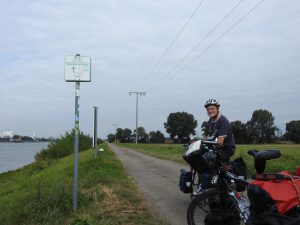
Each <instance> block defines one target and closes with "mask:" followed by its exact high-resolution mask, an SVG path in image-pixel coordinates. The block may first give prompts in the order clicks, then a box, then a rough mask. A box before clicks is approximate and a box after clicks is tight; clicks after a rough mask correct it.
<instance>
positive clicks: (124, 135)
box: [116, 128, 132, 143]
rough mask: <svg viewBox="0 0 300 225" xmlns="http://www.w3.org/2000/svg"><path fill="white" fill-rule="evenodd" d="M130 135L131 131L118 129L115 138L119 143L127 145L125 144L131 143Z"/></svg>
mask: <svg viewBox="0 0 300 225" xmlns="http://www.w3.org/2000/svg"><path fill="white" fill-rule="evenodd" d="M131 134H132V131H131V130H130V129H128V128H125V129H122V128H118V129H117V133H116V137H117V140H119V141H120V142H121V143H127V142H131Z"/></svg>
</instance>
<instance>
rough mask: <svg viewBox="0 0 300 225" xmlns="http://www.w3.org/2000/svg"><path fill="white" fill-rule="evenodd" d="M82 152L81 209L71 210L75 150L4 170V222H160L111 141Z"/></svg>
mask: <svg viewBox="0 0 300 225" xmlns="http://www.w3.org/2000/svg"><path fill="white" fill-rule="evenodd" d="M101 147H102V148H104V149H105V151H104V152H101V154H100V156H99V157H97V159H94V158H93V154H92V152H91V151H90V150H88V151H83V152H80V154H79V183H78V190H79V191H78V210H77V211H75V212H74V211H73V210H72V185H73V160H74V159H73V155H71V156H67V157H65V158H62V159H59V160H55V161H37V162H35V163H33V164H30V165H28V166H26V167H24V168H22V169H18V170H15V171H10V172H7V173H3V174H0V224H5V225H15V224H22V225H27V224H28V225H29V224H30V225H33V224H34V225H38V224H43V225H50V224H51V225H53V224H55V225H60V224H64V225H65V224H70V225H97V224H99V225H100V224H101V225H123V224H124V225H125V224H126V225H140V224H145V225H150V224H151V225H161V224H165V223H164V222H162V221H160V220H159V219H157V218H155V217H154V216H153V215H151V213H150V212H149V211H148V209H147V207H146V204H145V202H144V201H143V198H142V196H141V195H140V194H138V193H139V191H138V189H137V187H136V186H135V184H134V183H133V181H132V180H130V179H129V178H128V177H127V176H126V175H125V173H124V169H123V166H122V164H121V163H120V161H119V160H118V159H117V158H116V156H115V154H114V153H113V152H111V151H110V150H109V149H108V148H107V146H101Z"/></svg>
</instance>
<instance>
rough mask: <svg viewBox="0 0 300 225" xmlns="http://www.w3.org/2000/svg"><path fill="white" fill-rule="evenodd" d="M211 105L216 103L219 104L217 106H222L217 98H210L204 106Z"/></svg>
mask: <svg viewBox="0 0 300 225" xmlns="http://www.w3.org/2000/svg"><path fill="white" fill-rule="evenodd" d="M209 105H215V106H217V108H219V107H220V103H219V102H218V101H217V100H215V99H208V100H207V101H206V102H205V105H204V107H205V108H207V107H208V106H209Z"/></svg>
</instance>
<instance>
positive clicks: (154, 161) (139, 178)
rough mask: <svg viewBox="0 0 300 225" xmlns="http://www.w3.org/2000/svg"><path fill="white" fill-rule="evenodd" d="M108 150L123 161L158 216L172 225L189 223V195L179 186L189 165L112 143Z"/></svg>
mask: <svg viewBox="0 0 300 225" xmlns="http://www.w3.org/2000/svg"><path fill="white" fill-rule="evenodd" d="M109 148H110V149H111V150H112V151H114V152H115V153H116V154H117V156H118V158H119V159H120V160H121V161H122V163H123V165H124V167H125V169H126V171H127V173H128V175H129V176H131V177H132V178H133V179H134V180H135V182H136V184H137V186H138V187H139V189H140V190H141V192H142V193H143V194H144V196H145V199H146V201H147V203H148V205H149V206H150V208H151V209H152V210H153V211H154V212H155V213H156V214H158V215H159V216H160V217H161V218H163V219H165V220H166V221H167V222H169V223H170V224H171V225H186V224H187V222H186V211H187V208H188V205H189V203H190V196H189V195H188V194H183V193H182V192H180V190H179V187H178V179H179V178H178V177H179V171H180V169H182V168H185V169H187V168H188V167H187V166H185V165H182V164H180V163H176V162H172V161H169V160H163V159H158V158H155V157H152V156H149V155H146V154H143V153H140V152H137V151H135V150H132V149H128V148H123V147H119V146H116V145H113V144H109Z"/></svg>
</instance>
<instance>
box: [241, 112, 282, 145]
mask: <svg viewBox="0 0 300 225" xmlns="http://www.w3.org/2000/svg"><path fill="white" fill-rule="evenodd" d="M246 126H247V130H248V134H249V137H250V138H251V140H252V141H253V142H254V143H270V142H272V141H273V140H274V138H275V129H276V127H275V126H274V117H273V116H272V113H271V112H269V111H268V110H264V109H259V110H255V111H254V112H253V114H252V118H251V120H250V121H248V122H247V124H246Z"/></svg>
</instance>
